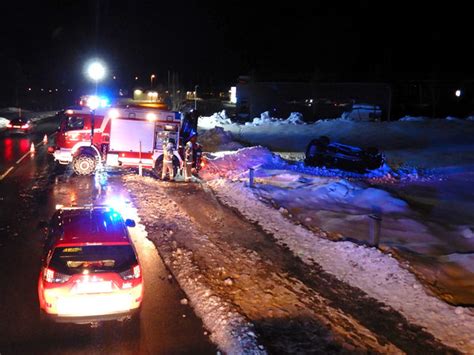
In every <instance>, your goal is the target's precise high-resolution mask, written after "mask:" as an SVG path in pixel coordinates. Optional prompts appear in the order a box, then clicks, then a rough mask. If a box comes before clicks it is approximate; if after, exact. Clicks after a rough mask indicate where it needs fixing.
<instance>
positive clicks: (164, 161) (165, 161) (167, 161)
mask: <svg viewBox="0 0 474 355" xmlns="http://www.w3.org/2000/svg"><path fill="white" fill-rule="evenodd" d="M172 162H173V161H172V160H163V163H172Z"/></svg>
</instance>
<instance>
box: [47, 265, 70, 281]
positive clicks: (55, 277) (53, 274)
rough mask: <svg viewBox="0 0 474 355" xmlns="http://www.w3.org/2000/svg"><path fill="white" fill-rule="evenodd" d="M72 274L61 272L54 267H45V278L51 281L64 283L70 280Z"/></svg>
mask: <svg viewBox="0 0 474 355" xmlns="http://www.w3.org/2000/svg"><path fill="white" fill-rule="evenodd" d="M70 278H71V276H69V275H65V274H61V273H60V272H57V271H54V270H53V269H49V268H45V269H44V270H43V280H44V281H46V282H50V283H57V284H62V283H65V282H66V281H67V280H69V279H70Z"/></svg>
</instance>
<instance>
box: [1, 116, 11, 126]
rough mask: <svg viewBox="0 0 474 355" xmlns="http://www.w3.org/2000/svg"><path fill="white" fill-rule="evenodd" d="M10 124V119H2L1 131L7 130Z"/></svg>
mask: <svg viewBox="0 0 474 355" xmlns="http://www.w3.org/2000/svg"><path fill="white" fill-rule="evenodd" d="M9 122H10V120H9V119H7V118H4V117H0V129H3V128H5V127H6V126H7V124H8V123H9Z"/></svg>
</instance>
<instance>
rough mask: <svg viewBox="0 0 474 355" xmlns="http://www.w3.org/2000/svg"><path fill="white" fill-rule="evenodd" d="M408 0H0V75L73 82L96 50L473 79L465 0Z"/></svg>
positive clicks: (189, 63) (187, 78) (212, 74)
mask: <svg viewBox="0 0 474 355" xmlns="http://www.w3.org/2000/svg"><path fill="white" fill-rule="evenodd" d="M414 3H415V1H411V3H410V2H406V3H405V2H401V1H396V2H389V1H346V2H344V1H341V2H337V1H284V2H276V1H274V2H267V1H256V0H254V1H252V2H249V1H231V0H227V1H225V0H222V1H218V2H210V1H169V2H163V1H118V0H116V1H112V0H89V1H87V0H83V1H71V0H57V1H46V0H45V1H31V2H20V1H16V2H15V1H8V2H6V1H2V4H1V5H0V9H1V13H2V18H1V21H0V43H1V46H0V64H2V68H1V69H0V79H1V80H2V82H3V83H9V82H10V81H11V80H14V81H17V82H19V83H21V84H22V85H56V84H58V85H63V86H67V85H71V86H72V87H74V86H78V85H81V84H82V83H83V81H84V76H83V73H82V68H83V65H84V63H85V62H86V61H87V59H89V58H91V57H94V56H97V57H101V58H103V59H104V61H105V62H106V63H107V65H108V66H109V70H110V73H114V74H116V75H117V76H118V77H119V78H120V79H122V80H124V82H125V81H131V80H132V78H133V77H134V76H135V75H138V76H139V77H142V78H149V75H150V74H151V73H155V74H157V76H158V82H163V83H164V82H166V77H167V72H168V70H171V71H174V72H177V73H179V75H180V77H181V79H182V81H183V83H185V84H187V85H190V86H192V85H194V84H196V83H207V84H214V85H221V84H223V85H224V84H225V85H227V84H232V83H234V82H235V81H236V79H237V77H238V76H239V75H241V74H247V73H253V74H255V75H257V76H259V77H260V78H262V79H272V80H278V79H284V80H290V79H293V80H298V79H301V80H311V79H316V80H323V81H324V80H325V81H331V80H334V81H374V80H378V81H381V80H402V79H459V78H461V79H472V76H473V70H472V59H473V58H472V55H473V53H474V51H473V47H474V36H473V32H474V31H473V29H472V28H473V27H474V23H473V22H472V20H471V19H470V18H469V17H471V15H470V11H469V10H468V8H467V7H466V5H461V4H463V3H462V2H453V1H452V2H444V3H443V6H442V5H433V3H434V2H431V4H430V3H428V2H426V4H425V5H419V4H418V5H414ZM7 85H8V84H7Z"/></svg>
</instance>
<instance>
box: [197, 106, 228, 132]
mask: <svg viewBox="0 0 474 355" xmlns="http://www.w3.org/2000/svg"><path fill="white" fill-rule="evenodd" d="M198 123H199V128H200V129H212V128H214V127H219V126H224V125H231V124H232V121H231V120H230V119H229V118H228V117H227V115H226V112H225V110H222V111H221V112H216V113H214V114H213V115H212V116H209V117H205V116H201V117H199V120H198Z"/></svg>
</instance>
